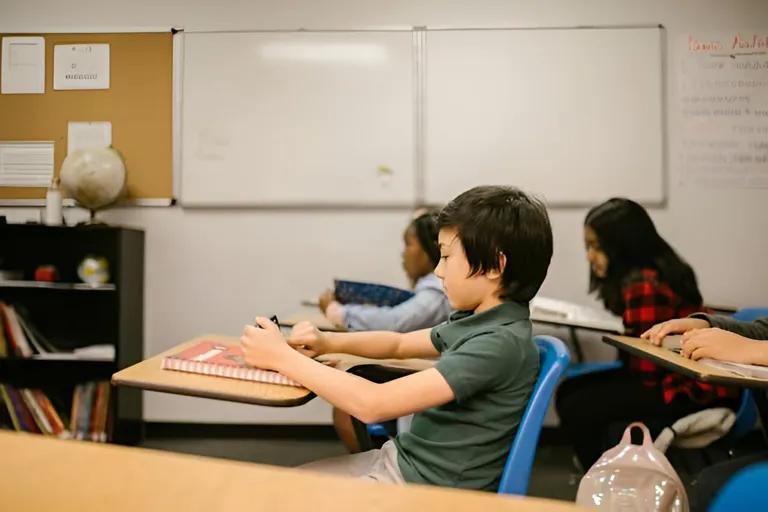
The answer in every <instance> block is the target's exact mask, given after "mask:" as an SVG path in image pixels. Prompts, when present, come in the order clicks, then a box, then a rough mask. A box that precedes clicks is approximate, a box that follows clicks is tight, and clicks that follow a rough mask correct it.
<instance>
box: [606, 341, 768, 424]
mask: <svg viewBox="0 0 768 512" xmlns="http://www.w3.org/2000/svg"><path fill="white" fill-rule="evenodd" d="M603 341H605V342H606V343H608V344H609V345H613V346H614V347H616V348H618V349H619V350H623V351H624V352H627V353H629V354H632V355H633V356H638V357H642V358H644V359H649V360H651V361H653V362H654V363H656V364H658V365H659V366H662V367H664V368H667V369H668V370H672V371H674V372H677V373H679V374H681V375H685V376H686V377H691V378H693V379H696V380H700V381H702V382H708V383H711V384H720V385H723V386H737V387H741V388H750V389H754V390H755V391H756V392H755V393H754V395H753V396H754V399H755V404H756V405H757V409H758V411H759V412H760V421H761V422H762V424H763V429H764V430H765V429H766V428H768V401H766V397H765V391H766V390H768V379H756V378H753V377H743V376H741V375H737V374H735V373H731V372H729V371H727V370H721V369H719V368H714V367H712V366H709V365H707V364H704V363H700V362H698V361H694V360H692V359H688V358H687V357H684V356H681V355H680V354H678V353H677V352H673V351H671V350H669V349H667V348H663V347H657V346H655V345H652V344H651V343H648V342H647V341H645V340H643V339H640V338H632V337H629V336H603Z"/></svg>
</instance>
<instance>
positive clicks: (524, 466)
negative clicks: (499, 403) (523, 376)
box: [498, 336, 571, 495]
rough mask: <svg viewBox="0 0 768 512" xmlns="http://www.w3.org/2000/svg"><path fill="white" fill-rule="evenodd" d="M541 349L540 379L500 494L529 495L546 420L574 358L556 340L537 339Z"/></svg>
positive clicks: (524, 414) (520, 427) (536, 337)
mask: <svg viewBox="0 0 768 512" xmlns="http://www.w3.org/2000/svg"><path fill="white" fill-rule="evenodd" d="M533 340H534V342H536V346H537V347H538V348H539V377H538V378H537V379H536V385H535V386H534V388H533V393H531V398H530V400H528V405H527V406H526V408H525V413H523V419H522V420H521V421H520V425H519V426H518V427H517V434H516V435H515V439H514V441H512V448H511V449H510V450H509V455H508V456H507V461H506V463H505V464H504V471H503V472H502V473H501V482H500V483H499V489H498V493H499V494H519V495H525V494H526V493H527V492H528V482H529V481H530V479H531V468H532V467H533V459H534V456H535V455H536V446H537V444H538V442H539V434H541V426H542V424H543V423H544V416H546V414H547V409H548V408H549V403H550V402H551V401H552V395H554V393H555V388H557V384H558V382H559V381H560V377H562V376H563V374H564V372H565V370H566V368H568V362H569V361H570V359H571V357H570V354H569V353H568V349H567V348H566V346H565V344H564V343H563V342H562V341H560V340H559V339H557V338H555V337H553V336H535V337H534V338H533Z"/></svg>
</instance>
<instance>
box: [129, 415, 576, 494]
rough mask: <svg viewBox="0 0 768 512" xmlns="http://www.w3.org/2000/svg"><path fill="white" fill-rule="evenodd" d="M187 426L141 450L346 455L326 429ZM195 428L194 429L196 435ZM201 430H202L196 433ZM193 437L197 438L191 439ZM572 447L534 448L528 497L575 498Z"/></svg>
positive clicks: (284, 462)
mask: <svg viewBox="0 0 768 512" xmlns="http://www.w3.org/2000/svg"><path fill="white" fill-rule="evenodd" d="M207 430H208V429H202V430H201V429H199V428H194V427H193V428H190V429H188V430H187V431H185V432H183V433H179V432H170V431H168V430H167V429H164V428H162V427H161V428H157V427H155V428H152V426H150V427H149V428H148V430H147V436H146V439H145V441H144V442H143V443H142V444H141V446H142V447H144V448H152V449H157V450H168V451H173V452H180V453H190V454H195V455H204V456H208V457H220V458H224V459H232V460H239V461H246V462H256V463H261V464H272V465H276V466H298V465H300V464H303V463H305V462H310V461H313V460H317V459H321V458H324V457H333V456H335V455H342V454H344V453H345V450H344V447H343V446H342V444H341V442H340V441H338V440H337V439H336V438H335V436H334V435H333V433H332V431H330V429H328V430H326V429H323V428H314V429H312V430H310V429H306V430H305V431H302V430H300V429H283V431H280V430H278V429H271V430H270V429H268V430H267V431H266V432H264V431H262V432H256V433H254V432H247V431H243V432H241V435H237V434H235V435H234V436H233V434H232V432H226V433H221V435H218V434H219V433H217V432H210V431H207ZM196 432H198V433H197V434H196ZM201 434H203V435H202V436H201ZM196 435H197V436H198V437H196ZM572 453H573V452H572V451H571V449H570V448H569V447H568V446H564V445H562V444H542V445H540V446H539V449H538V452H537V456H536V461H535V463H534V467H533V474H532V476H531V484H530V491H529V494H530V495H532V496H539V497H546V498H554V499H562V500H571V501H572V500H574V499H575V497H576V489H577V486H578V478H577V476H576V475H575V470H571V469H570V468H572V462H571V458H572Z"/></svg>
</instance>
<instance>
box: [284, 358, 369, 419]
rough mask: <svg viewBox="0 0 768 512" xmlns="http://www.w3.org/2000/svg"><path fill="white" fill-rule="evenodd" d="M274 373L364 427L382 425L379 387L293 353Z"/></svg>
mask: <svg viewBox="0 0 768 512" xmlns="http://www.w3.org/2000/svg"><path fill="white" fill-rule="evenodd" d="M369 357H370V356H369ZM276 369H277V371H279V372H280V373H282V374H283V375H285V376H287V377H289V378H291V379H293V380H295V381H297V382H300V383H301V384H302V385H303V386H305V387H306V388H307V389H309V390H311V391H313V392H314V393H315V394H317V395H318V396H320V397H322V398H323V399H325V400H327V401H328V402H330V403H331V404H333V405H334V406H336V407H337V408H339V409H341V410H343V411H345V412H347V413H349V414H351V415H352V416H354V417H356V418H358V419H359V420H360V421H362V422H364V423H372V422H376V421H381V413H380V411H378V410H377V409H378V406H377V405H376V403H377V395H378V393H377V392H376V386H378V384H375V383H373V382H371V381H368V380H365V379H363V378H362V377H358V376H356V375H352V374H350V373H346V372H343V371H339V370H336V369H335V368H331V367H328V366H325V365H323V364H321V363H318V362H317V361H315V360H313V359H310V358H308V357H306V356H303V355H301V354H299V353H298V352H293V351H292V352H290V353H288V354H286V355H285V357H284V358H283V360H281V361H280V362H278V365H277V368H276Z"/></svg>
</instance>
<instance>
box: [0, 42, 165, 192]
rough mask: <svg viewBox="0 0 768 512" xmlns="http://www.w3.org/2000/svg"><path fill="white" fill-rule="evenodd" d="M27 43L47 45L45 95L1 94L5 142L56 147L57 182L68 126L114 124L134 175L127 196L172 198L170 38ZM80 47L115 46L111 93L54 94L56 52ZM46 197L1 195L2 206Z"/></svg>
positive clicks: (0, 131) (0, 136)
mask: <svg viewBox="0 0 768 512" xmlns="http://www.w3.org/2000/svg"><path fill="white" fill-rule="evenodd" d="M4 35H11V34H4ZM24 35H42V36H43V37H45V93H44V94H0V140H3V141H18V140H20V141H35V140H47V141H50V140H52V141H54V172H55V174H56V175H58V173H59V170H60V169H61V163H62V162H63V161H64V158H65V157H66V155H67V123H68V122H69V121H110V122H111V123H112V145H113V146H114V147H115V148H116V149H117V150H119V151H120V152H121V153H122V154H123V157H124V158H125V164H126V168H127V170H128V173H127V180H128V196H129V197H130V198H171V197H172V195H173V190H172V187H173V185H172V175H173V168H172V137H171V131H172V95H173V89H172V76H173V40H172V35H171V33H170V32H167V33H133V34H24ZM80 43H107V44H109V51H110V68H111V69H110V88H109V89H105V90H54V89H53V47H54V45H56V44H80ZM42 197H45V189H43V188H17V187H0V200H2V199H37V198H42Z"/></svg>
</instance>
